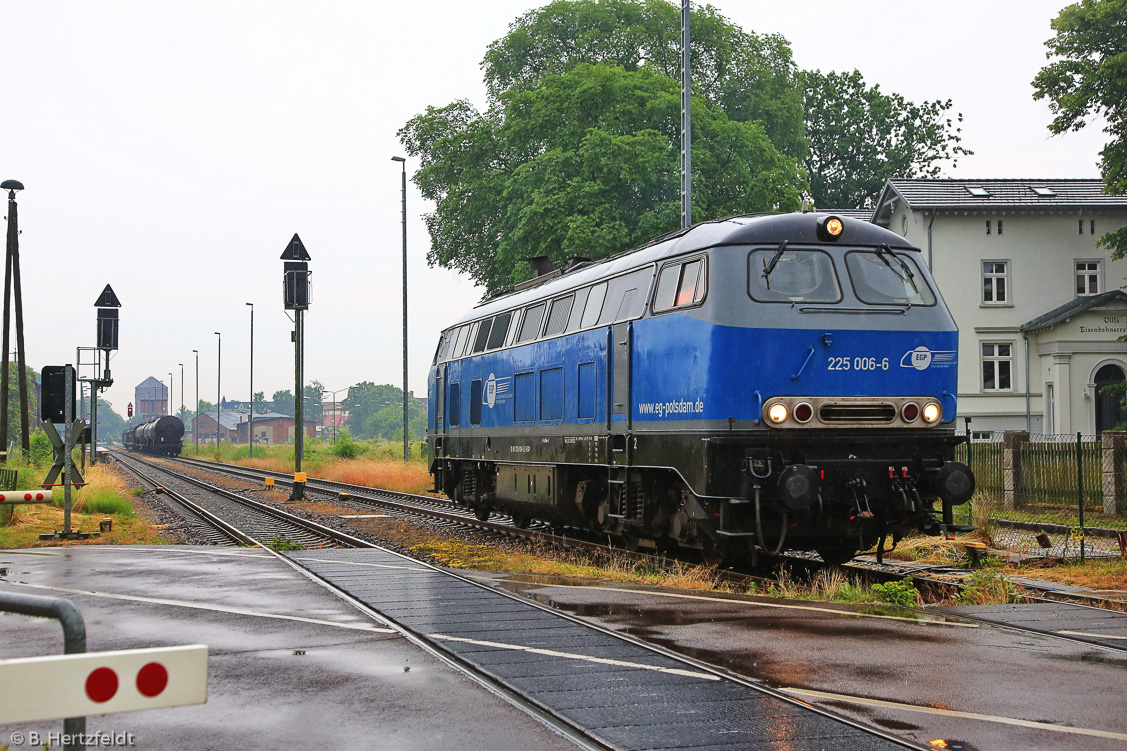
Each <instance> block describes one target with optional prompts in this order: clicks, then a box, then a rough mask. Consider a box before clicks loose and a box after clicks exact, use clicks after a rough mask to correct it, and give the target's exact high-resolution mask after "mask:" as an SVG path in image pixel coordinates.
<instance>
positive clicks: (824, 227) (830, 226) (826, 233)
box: [818, 216, 845, 240]
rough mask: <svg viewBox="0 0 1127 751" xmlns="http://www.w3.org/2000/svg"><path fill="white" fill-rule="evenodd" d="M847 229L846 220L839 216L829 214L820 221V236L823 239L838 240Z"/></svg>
mask: <svg viewBox="0 0 1127 751" xmlns="http://www.w3.org/2000/svg"><path fill="white" fill-rule="evenodd" d="M844 231H845V222H843V221H841V219H840V218H839V217H836V216H827V217H825V218H824V219H822V220H821V221H819V222H818V238H819V239H821V240H836V239H838V238H839V237H841V233H842V232H844Z"/></svg>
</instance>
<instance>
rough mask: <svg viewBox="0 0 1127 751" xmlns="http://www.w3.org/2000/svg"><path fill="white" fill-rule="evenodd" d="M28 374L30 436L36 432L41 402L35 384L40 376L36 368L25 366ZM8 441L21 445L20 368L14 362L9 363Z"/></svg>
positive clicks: (28, 426) (28, 423)
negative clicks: (36, 420)
mask: <svg viewBox="0 0 1127 751" xmlns="http://www.w3.org/2000/svg"><path fill="white" fill-rule="evenodd" d="M24 372H25V373H26V374H27V413H28V414H27V429H28V433H29V435H30V433H31V431H33V430H35V418H36V416H37V415H38V414H39V402H38V401H37V400H36V398H35V383H36V382H37V381H38V380H39V374H38V373H36V372H35V368H32V367H28V366H24ZM8 441H9V442H11V441H15V443H16V445H17V446H18V445H19V443H20V366H19V363H17V362H16V361H14V360H9V361H8Z"/></svg>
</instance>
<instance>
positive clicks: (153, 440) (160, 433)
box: [122, 415, 184, 456]
mask: <svg viewBox="0 0 1127 751" xmlns="http://www.w3.org/2000/svg"><path fill="white" fill-rule="evenodd" d="M183 440H184V423H183V422H182V421H181V420H180V418H179V417H176V416H174V415H164V416H163V417H152V418H149V419H148V420H146V421H145V422H143V423H141V424H140V425H135V426H133V427H129V428H126V429H125V431H124V433H123V435H122V443H124V444H125V448H126V449H127V450H129V451H141V452H143V453H146V454H159V455H162V456H179V455H180V450H181V448H182V445H183Z"/></svg>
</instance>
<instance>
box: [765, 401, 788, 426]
mask: <svg viewBox="0 0 1127 751" xmlns="http://www.w3.org/2000/svg"><path fill="white" fill-rule="evenodd" d="M767 417H768V418H769V419H770V420H771V422H773V423H775V424H776V425H778V424H779V423H782V422H785V421H786V419H787V405H785V404H772V405H771V406H770V407H769V408H768V409H767Z"/></svg>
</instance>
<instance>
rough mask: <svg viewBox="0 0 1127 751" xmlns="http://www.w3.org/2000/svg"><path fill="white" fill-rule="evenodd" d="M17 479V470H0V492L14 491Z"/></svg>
mask: <svg viewBox="0 0 1127 751" xmlns="http://www.w3.org/2000/svg"><path fill="white" fill-rule="evenodd" d="M19 477H20V473H19V472H18V471H17V470H14V469H0V491H11V490H15V489H16V483H17V482H19Z"/></svg>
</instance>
